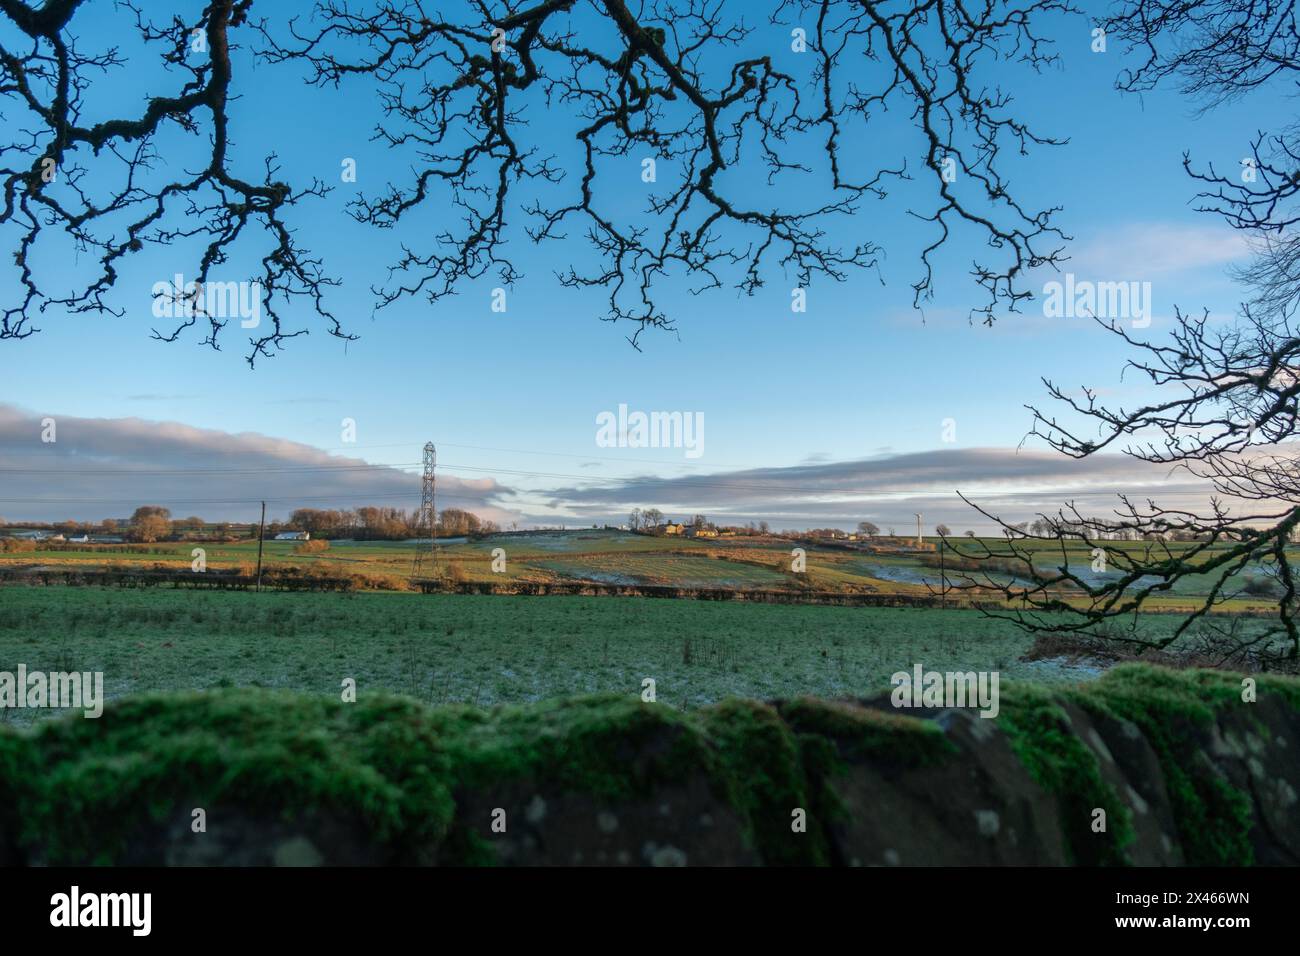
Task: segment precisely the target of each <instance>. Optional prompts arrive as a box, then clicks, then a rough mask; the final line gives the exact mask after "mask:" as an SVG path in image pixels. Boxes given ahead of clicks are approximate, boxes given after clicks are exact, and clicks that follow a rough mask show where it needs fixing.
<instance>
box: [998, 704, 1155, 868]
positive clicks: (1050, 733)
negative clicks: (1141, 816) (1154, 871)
mask: <svg viewBox="0 0 1300 956" xmlns="http://www.w3.org/2000/svg"><path fill="white" fill-rule="evenodd" d="M998 726H999V727H1001V728H1002V730H1003V732H1004V733H1006V735H1007V739H1008V741H1009V742H1010V744H1011V749H1012V750H1013V751H1014V752H1015V754H1016V756H1017V757H1018V758H1019V759H1020V762H1021V763H1022V764H1024V766H1025V769H1026V770H1028V771H1029V775H1030V776H1031V777H1033V778H1034V780H1035V781H1037V783H1038V784H1039V785H1040V786H1042V787H1043V788H1044V789H1045V790H1047V791H1048V792H1049V793H1051V794H1053V795H1054V796H1055V797H1056V800H1057V804H1058V805H1059V807H1060V811H1061V819H1062V821H1063V823H1064V829H1065V838H1066V844H1067V847H1068V849H1069V852H1070V855H1071V857H1072V858H1073V860H1074V861H1075V862H1076V863H1081V864H1085V865H1089V866H1097V865H1101V866H1116V865H1123V864H1125V863H1127V862H1128V860H1127V856H1126V854H1125V852H1124V848H1125V847H1126V846H1128V844H1129V843H1131V842H1132V841H1133V836H1134V834H1133V820H1132V815H1131V814H1130V813H1129V811H1128V807H1127V806H1126V805H1125V803H1124V802H1123V800H1121V799H1120V797H1119V795H1118V794H1117V793H1116V792H1115V789H1114V787H1112V786H1110V785H1109V784H1108V783H1106V782H1105V780H1104V779H1103V778H1102V775H1101V767H1100V765H1099V764H1098V761H1097V756H1096V754H1094V753H1093V751H1092V750H1091V749H1090V748H1089V747H1088V746H1087V745H1086V744H1084V743H1083V741H1082V740H1080V739H1079V737H1078V736H1077V735H1076V734H1075V733H1074V731H1073V729H1072V728H1071V727H1070V721H1069V717H1068V716H1067V714H1066V712H1065V710H1064V709H1063V708H1062V707H1061V706H1060V701H1059V698H1058V697H1057V696H1056V695H1054V694H1052V693H1051V692H1049V691H1047V690H1046V689H1044V688H1041V687H1035V686H1032V685H1026V684H1007V685H1004V686H1003V692H1002V695H1001V711H1000V713H999V716H998ZM1097 807H1101V808H1103V809H1104V810H1105V811H1106V830H1105V832H1104V833H1094V832H1093V830H1092V822H1093V810H1094V809H1095V808H1097Z"/></svg>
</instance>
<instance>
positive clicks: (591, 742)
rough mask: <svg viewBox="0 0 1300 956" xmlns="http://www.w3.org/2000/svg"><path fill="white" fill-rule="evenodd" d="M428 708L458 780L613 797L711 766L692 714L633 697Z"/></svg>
mask: <svg viewBox="0 0 1300 956" xmlns="http://www.w3.org/2000/svg"><path fill="white" fill-rule="evenodd" d="M433 713H434V720H435V723H436V724H437V726H438V727H439V729H440V737H441V738H442V741H443V747H444V751H445V754H446V758H447V760H448V762H449V770H450V772H451V773H452V774H453V775H454V779H455V780H456V781H457V782H458V783H460V784H463V785H465V786H470V787H475V786H487V785H489V784H496V783H503V782H509V781H525V780H526V781H533V782H537V783H541V784H547V785H550V786H552V787H555V788H557V789H560V790H572V791H580V792H583V793H590V794H593V795H595V796H599V797H605V798H608V799H619V798H624V797H637V796H640V795H642V794H643V793H645V792H647V791H648V790H650V789H651V788H652V787H654V786H657V785H661V784H664V783H672V782H676V781H680V780H684V779H685V778H686V777H688V776H690V775H691V774H693V773H698V772H699V771H700V770H701V769H703V770H704V771H705V772H706V773H712V772H714V771H715V764H714V760H715V758H714V755H713V753H712V751H711V750H710V748H709V745H708V741H707V740H706V739H705V738H704V735H703V733H701V731H700V729H699V727H698V726H697V723H696V722H695V721H694V720H692V719H691V718H690V717H688V716H686V715H684V714H682V713H680V712H678V711H675V710H673V709H672V708H670V707H666V706H664V705H662V704H646V703H642V702H641V700H640V699H639V698H634V697H627V696H596V697H578V698H570V699H562V700H557V701H550V702H546V703H541V704H533V705H529V706H526V707H500V708H496V709H494V710H490V711H475V710H472V709H470V708H462V707H457V708H446V709H442V710H439V711H435V712H433Z"/></svg>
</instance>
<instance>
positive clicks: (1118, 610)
mask: <svg viewBox="0 0 1300 956" xmlns="http://www.w3.org/2000/svg"><path fill="white" fill-rule="evenodd" d="M1104 26H1105V29H1106V30H1107V33H1108V35H1110V36H1112V37H1115V38H1118V39H1119V40H1120V41H1121V42H1125V43H1127V45H1128V46H1129V47H1130V48H1131V49H1132V50H1133V51H1135V52H1137V54H1138V55H1139V61H1138V62H1137V64H1136V65H1135V66H1134V67H1133V68H1131V69H1130V70H1128V71H1127V72H1125V73H1123V74H1121V76H1120V78H1119V82H1118V85H1119V86H1120V88H1121V89H1124V90H1129V91H1143V90H1148V89H1151V88H1153V87H1155V86H1157V85H1159V84H1161V83H1163V82H1165V81H1173V82H1177V83H1179V84H1180V85H1181V87H1182V89H1183V90H1184V92H1186V93H1187V94H1188V95H1190V96H1192V97H1194V98H1196V99H1198V100H1200V101H1201V102H1202V104H1203V106H1204V107H1205V108H1206V109H1210V108H1213V107H1215V106H1219V105H1221V104H1223V103H1225V102H1228V101H1233V100H1236V99H1239V98H1241V97H1244V96H1247V95H1249V94H1250V93H1252V92H1253V91H1255V90H1257V89H1259V88H1260V87H1263V86H1265V85H1267V84H1269V83H1271V82H1272V81H1275V80H1277V81H1281V82H1283V83H1284V84H1286V85H1287V86H1288V87H1289V86H1290V85H1291V84H1293V83H1294V82H1295V80H1296V79H1297V70H1298V69H1300V33H1298V32H1297V29H1298V28H1297V23H1296V19H1295V15H1294V11H1293V10H1292V9H1291V8H1290V7H1289V6H1286V5H1277V4H1270V3H1265V4H1262V5H1261V4H1241V3H1235V2H1232V0H1177V2H1175V0H1125V2H1123V3H1121V4H1119V6H1118V7H1117V9H1116V11H1115V12H1114V13H1113V14H1112V16H1111V17H1110V18H1108V19H1107V20H1106V21H1105V24H1104ZM1183 164H1184V167H1185V169H1186V170H1187V172H1188V173H1189V175H1190V176H1191V177H1192V180H1193V182H1194V183H1195V184H1196V187H1197V188H1198V189H1200V190H1201V192H1200V193H1199V196H1198V199H1199V208H1200V209H1201V210H1202V211H1205V212H1208V213H1211V214H1213V215H1217V216H1219V217H1221V218H1222V219H1223V220H1224V221H1225V222H1227V223H1228V224H1229V225H1231V226H1232V227H1234V228H1236V229H1239V230H1243V231H1245V232H1246V233H1247V235H1248V236H1249V237H1250V238H1251V240H1252V241H1253V242H1254V244H1255V248H1256V251H1257V255H1256V257H1255V259H1254V261H1253V262H1252V264H1251V265H1250V266H1248V267H1247V268H1246V269H1243V270H1240V271H1239V273H1238V275H1239V277H1240V278H1241V279H1244V280H1245V282H1246V284H1247V287H1248V290H1249V295H1250V298H1249V300H1248V301H1246V302H1245V303H1243V304H1242V306H1241V309H1240V312H1239V314H1238V316H1237V319H1236V321H1235V322H1234V323H1230V324H1228V325H1226V326H1224V325H1222V324H1217V323H1212V322H1210V320H1209V315H1208V313H1204V312H1203V313H1201V314H1199V315H1198V314H1195V313H1187V312H1184V311H1183V310H1181V309H1179V310H1177V311H1176V315H1175V319H1176V323H1175V329H1174V331H1173V334H1172V335H1171V337H1170V338H1169V340H1168V341H1144V340H1139V339H1137V338H1136V337H1134V336H1132V335H1131V334H1130V332H1129V331H1128V330H1127V329H1125V328H1123V327H1122V326H1121V325H1120V324H1119V323H1118V322H1116V321H1113V320H1112V321H1108V322H1103V323H1101V324H1102V325H1103V327H1104V328H1105V329H1106V330H1107V331H1108V332H1109V333H1111V334H1113V335H1116V336H1118V337H1119V338H1120V339H1122V340H1123V343H1124V344H1125V345H1126V347H1127V348H1129V349H1130V350H1131V351H1132V353H1133V354H1135V356H1136V357H1135V358H1133V359H1131V360H1130V361H1129V362H1128V364H1127V369H1126V372H1128V373H1136V375H1137V377H1138V379H1139V380H1144V381H1146V382H1147V383H1148V384H1150V385H1151V386H1154V389H1155V391H1154V393H1155V394H1157V395H1158V396H1160V397H1159V399H1158V400H1156V401H1153V402H1151V403H1149V404H1144V405H1141V406H1139V407H1136V408H1124V407H1108V406H1106V405H1104V404H1103V403H1102V402H1101V401H1100V400H1099V398H1098V394H1099V393H1098V391H1097V390H1095V389H1089V388H1084V389H1083V390H1082V392H1081V393H1078V392H1075V391H1074V390H1070V389H1066V388H1062V387H1058V386H1057V385H1055V384H1054V383H1052V382H1050V381H1046V380H1045V381H1044V384H1045V385H1046V387H1047V390H1048V393H1049V395H1050V396H1051V398H1052V399H1053V400H1054V401H1055V402H1056V405H1055V409H1056V410H1055V411H1050V412H1048V411H1043V410H1040V409H1038V408H1031V411H1032V412H1033V422H1034V424H1033V429H1032V432H1031V434H1032V435H1033V436H1036V437H1038V438H1040V439H1042V440H1044V441H1045V442H1046V443H1047V444H1048V445H1050V446H1051V447H1053V448H1055V449H1056V450H1057V451H1060V452H1062V453H1064V454H1066V455H1069V456H1071V457H1074V458H1085V457H1088V456H1090V455H1094V454H1098V453H1100V452H1103V451H1106V450H1114V451H1121V452H1123V453H1124V454H1126V455H1129V456H1131V457H1133V458H1136V459H1138V460H1141V461H1146V462H1154V463H1158V464H1161V465H1164V466H1167V467H1169V468H1170V469H1171V470H1175V471H1181V472H1182V473H1184V474H1186V475H1190V476H1193V477H1196V478H1199V479H1202V480H1203V481H1204V482H1206V483H1207V485H1208V486H1209V487H1210V488H1211V489H1212V490H1213V496H1212V497H1211V500H1210V501H1209V503H1208V505H1207V506H1206V507H1204V508H1171V507H1167V506H1162V505H1161V504H1159V503H1157V502H1156V501H1153V500H1147V501H1133V500H1130V499H1129V498H1128V497H1122V496H1121V497H1120V499H1119V503H1118V505H1117V507H1116V508H1115V511H1114V513H1113V515H1112V516H1098V515H1093V514H1085V513H1083V512H1082V511H1081V510H1080V509H1079V508H1078V507H1076V506H1075V505H1074V504H1073V503H1071V504H1069V505H1067V506H1066V507H1064V508H1062V509H1061V510H1060V511H1059V512H1057V513H1056V514H1055V515H1040V516H1039V518H1038V519H1037V520H1036V521H1035V522H1034V523H1033V524H1032V525H1030V526H1027V527H1026V526H1024V525H1020V526H1016V525H1010V524H1007V523H1006V522H1002V521H1000V520H999V519H997V518H994V520H999V523H1000V524H1001V526H1002V528H1003V531H1004V534H1005V536H1006V546H1005V547H988V546H983V547H979V548H977V547H974V546H972V548H971V556H973V557H978V558H984V559H994V560H993V566H994V567H998V568H999V569H1000V570H1002V571H1006V570H1007V569H1008V568H1011V569H1013V570H1014V572H1015V573H1014V574H1013V575H1012V577H1011V580H1010V581H1008V580H1007V578H1006V576H1005V575H993V574H988V575H984V576H983V577H982V579H981V580H979V581H971V582H968V584H971V585H973V586H979V587H985V588H992V589H995V590H1001V591H1002V592H1003V593H1004V595H1005V596H1006V597H1008V598H1013V599H1014V601H1015V603H1016V604H1017V605H1018V606H1019V608H1020V610H1019V611H1017V612H1015V613H1014V614H1012V615H1011V616H1013V617H1014V619H1016V620H1017V621H1018V622H1019V623H1021V624H1023V625H1024V626H1026V627H1029V628H1032V629H1034V630H1039V631H1051V632H1088V633H1098V629H1099V626H1103V625H1104V633H1105V634H1106V636H1107V638H1108V639H1109V640H1115V641H1120V642H1124V643H1127V644H1131V645H1134V646H1136V647H1138V648H1140V649H1144V648H1164V647H1168V646H1169V645H1171V644H1173V643H1174V642H1175V641H1178V640H1180V639H1181V638H1183V637H1185V636H1190V635H1194V636H1195V637H1196V638H1197V639H1198V640H1199V641H1200V642H1201V644H1202V646H1203V647H1204V648H1205V649H1212V650H1213V651H1214V652H1215V653H1216V654H1218V655H1219V656H1220V658H1221V659H1222V660H1224V661H1233V662H1238V663H1257V664H1260V665H1261V666H1265V667H1270V666H1271V667H1286V668H1288V669H1294V667H1295V666H1296V663H1297V661H1298V660H1300V628H1298V627H1297V623H1296V613H1297V600H1296V594H1297V584H1296V570H1297V569H1296V567H1295V565H1294V556H1293V555H1291V554H1289V553H1288V550H1287V545H1288V544H1289V543H1290V542H1291V540H1292V539H1293V537H1294V536H1295V533H1296V527H1297V525H1298V524H1300V469H1298V468H1297V461H1296V458H1295V454H1294V451H1293V450H1292V449H1293V446H1292V441H1293V439H1294V436H1295V432H1296V422H1297V396H1300V329H1298V328H1297V327H1296V324H1295V316H1296V307H1297V303H1298V302H1300V245H1297V240H1296V238H1295V234H1294V228H1293V227H1294V226H1295V225H1296V224H1297V222H1300V209H1298V208H1297V204H1296V202H1295V200H1296V194H1297V190H1300V142H1297V127H1296V124H1295V123H1294V121H1290V122H1288V121H1287V120H1286V119H1285V118H1282V119H1281V120H1280V121H1279V127H1278V128H1277V129H1275V130H1273V131H1269V132H1264V133H1260V134H1259V137H1258V138H1257V139H1256V140H1255V142H1254V145H1253V155H1252V156H1251V157H1248V158H1247V159H1246V160H1245V161H1243V164H1242V168H1241V169H1234V170H1233V171H1232V172H1231V174H1228V173H1224V172H1220V171H1217V170H1215V168H1214V167H1213V165H1207V166H1205V167H1203V168H1202V167H1198V166H1197V165H1196V163H1195V162H1194V160H1193V159H1192V157H1190V156H1184V160H1183ZM1128 377H1129V376H1127V375H1126V378H1128ZM986 514H987V512H986ZM989 517H994V516H993V515H989ZM1116 539H1118V540H1128V541H1137V542H1141V545H1140V546H1139V547H1136V548H1114V547H1112V548H1107V547H1106V546H1105V545H1104V542H1105V541H1107V540H1116ZM1042 542H1050V546H1047V547H1045V546H1044V544H1043V543H1042ZM1099 572H1100V573H1099ZM1190 578H1196V579H1197V582H1198V591H1202V592H1203V595H1204V596H1203V597H1201V598H1199V599H1198V600H1197V603H1196V608H1195V610H1194V611H1193V612H1192V613H1191V614H1189V615H1187V616H1186V617H1185V618H1183V619H1182V620H1181V621H1180V622H1179V624H1178V626H1177V627H1176V628H1173V629H1172V630H1171V631H1170V632H1169V633H1167V634H1163V635H1160V636H1153V635H1151V634H1150V633H1149V632H1147V631H1146V630H1144V629H1142V628H1141V627H1140V626H1139V624H1138V619H1137V617H1136V612H1138V611H1140V610H1142V609H1144V608H1147V607H1150V606H1151V605H1152V604H1153V603H1154V602H1153V600H1152V599H1153V598H1156V597H1158V596H1160V595H1162V594H1168V593H1170V592H1171V591H1172V590H1173V589H1174V588H1175V587H1176V586H1177V585H1178V584H1179V582H1182V581H1185V580H1188V579H1190ZM1242 594H1249V595H1251V596H1252V597H1254V598H1256V599H1260V598H1263V599H1266V600H1267V601H1268V602H1269V603H1270V606H1271V607H1272V609H1273V611H1274V612H1275V613H1273V614H1272V615H1270V616H1267V617H1249V618H1246V617H1240V616H1233V617H1228V618H1225V617H1222V616H1212V612H1213V611H1214V610H1215V609H1219V608H1221V607H1222V605H1223V604H1224V603H1225V602H1226V601H1228V600H1230V599H1232V598H1234V597H1239V596H1241V595H1242Z"/></svg>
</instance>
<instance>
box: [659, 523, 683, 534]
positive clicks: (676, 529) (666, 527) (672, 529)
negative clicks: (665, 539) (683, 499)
mask: <svg viewBox="0 0 1300 956" xmlns="http://www.w3.org/2000/svg"><path fill="white" fill-rule="evenodd" d="M659 528H660V530H661V531H663V533H664V534H682V533H683V532H684V531H685V530H686V525H684V524H673V523H672V522H671V521H670V522H668V524H661V525H660V526H659Z"/></svg>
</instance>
